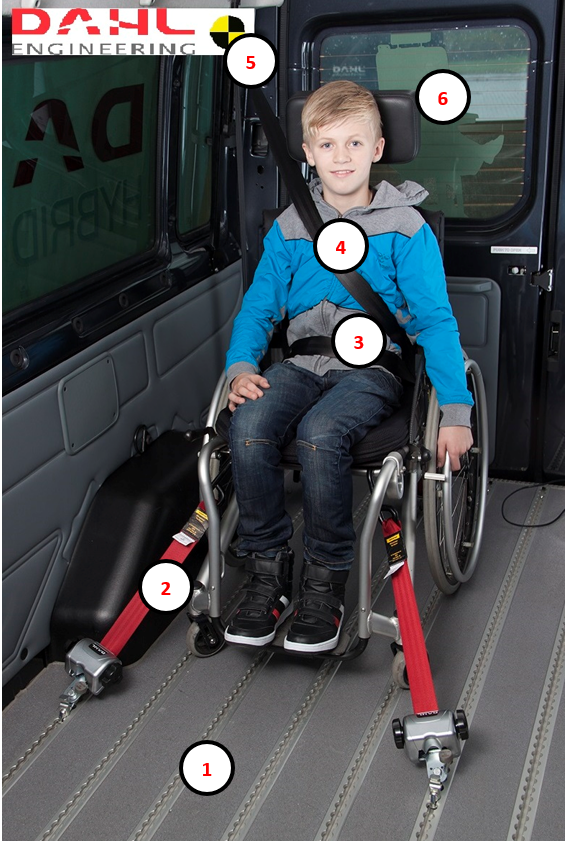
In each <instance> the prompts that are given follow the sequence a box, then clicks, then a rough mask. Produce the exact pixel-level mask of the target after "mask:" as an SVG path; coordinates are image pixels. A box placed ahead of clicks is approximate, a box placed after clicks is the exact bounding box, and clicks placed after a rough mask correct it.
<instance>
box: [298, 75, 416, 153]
mask: <svg viewBox="0 0 567 843" xmlns="http://www.w3.org/2000/svg"><path fill="white" fill-rule="evenodd" d="M309 93H310V91H300V92H299V93H297V94H294V95H293V96H292V97H290V98H289V100H288V103H287V111H286V127H287V130H286V137H287V147H288V149H289V154H290V155H291V157H292V158H295V160H296V161H301V162H305V153H304V152H303V149H302V146H301V145H302V143H303V135H302V131H301V112H302V110H303V106H304V105H305V100H306V99H307V97H308V96H309ZM372 93H373V94H374V97H375V99H376V102H377V103H378V108H379V109H380V114H381V116H382V126H383V131H384V138H385V139H386V145H385V147H384V154H383V156H382V158H381V159H380V161H381V163H383V164H407V163H408V162H409V161H413V159H414V158H415V157H416V155H417V153H418V152H419V147H420V143H421V122H420V116H419V112H418V110H417V107H416V105H415V100H414V95H413V93H412V92H411V91H372Z"/></svg>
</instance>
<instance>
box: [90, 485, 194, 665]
mask: <svg viewBox="0 0 567 843" xmlns="http://www.w3.org/2000/svg"><path fill="white" fill-rule="evenodd" d="M199 512H200V513H202V514H203V515H205V504H204V502H203V501H201V503H200V504H199V506H198V507H197V509H196V510H195V513H199ZM195 513H194V514H195ZM189 523H190V522H189ZM199 538H200V536H198V537H197V538H196V539H195V541H193V542H191V544H188V545H187V546H185V545H184V544H182V543H181V542H179V541H177V539H174V540H173V541H172V542H171V544H170V545H169V547H168V548H167V550H166V551H165V553H164V554H163V556H162V557H161V559H162V560H167V561H171V562H179V563H180V564H181V565H182V564H183V563H184V562H185V560H186V559H187V557H188V556H189V554H190V553H191V551H192V550H193V549H194V548H195V547H196V546H197V545H198V543H199ZM160 561H161V560H160ZM149 611H150V610H149V608H148V607H147V606H146V604H145V603H144V602H143V601H142V598H141V597H140V594H139V592H138V591H137V592H136V593H135V594H134V596H133V597H132V599H131V600H130V602H129V603H127V605H126V606H125V607H124V609H123V610H122V612H121V613H120V614H119V615H118V617H117V618H116V620H115V621H114V623H113V624H112V626H111V627H110V629H109V630H108V632H107V633H106V635H105V636H104V638H103V639H102V641H101V642H100V643H101V644H102V646H103V647H106V649H107V650H110V651H111V653H113V654H114V655H115V656H117V655H118V654H119V653H120V652H121V651H122V650H123V648H124V647H125V646H126V644H127V643H128V641H129V640H130V638H131V637H132V635H133V634H134V633H135V631H136V630H137V629H138V627H139V626H140V624H141V623H142V621H143V620H144V618H145V617H146V615H147V614H148V612H149Z"/></svg>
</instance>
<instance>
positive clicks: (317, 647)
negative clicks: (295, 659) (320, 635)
mask: <svg viewBox="0 0 567 843" xmlns="http://www.w3.org/2000/svg"><path fill="white" fill-rule="evenodd" d="M342 626H343V619H342V618H341V623H340V625H339V628H338V629H337V634H336V635H335V637H334V638H331V639H328V640H327V641H318V642H317V643H316V644H301V643H300V642H298V641H288V638H287V636H286V637H285V638H284V650H290V651H291V652H292V653H293V652H296V653H324V652H325V651H326V650H334V649H335V647H336V646H337V644H338V643H339V638H340V636H341V629H342Z"/></svg>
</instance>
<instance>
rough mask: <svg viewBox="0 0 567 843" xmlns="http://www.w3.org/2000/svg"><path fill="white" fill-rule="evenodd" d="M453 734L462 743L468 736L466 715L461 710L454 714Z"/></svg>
mask: <svg viewBox="0 0 567 843" xmlns="http://www.w3.org/2000/svg"><path fill="white" fill-rule="evenodd" d="M455 732H456V733H457V735H458V736H459V738H460V739H461V740H462V741H466V740H467V738H468V736H469V724H468V722H467V715H466V714H465V712H464V711H463V709H462V708H459V709H457V711H456V712H455Z"/></svg>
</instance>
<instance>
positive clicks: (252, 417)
mask: <svg viewBox="0 0 567 843" xmlns="http://www.w3.org/2000/svg"><path fill="white" fill-rule="evenodd" d="M264 377H266V378H267V380H268V381H269V383H270V388H269V389H263V390H262V391H263V393H264V395H263V396H262V398H257V399H256V400H255V401H252V400H247V401H246V402H245V403H244V404H240V405H239V406H238V407H237V408H236V410H235V411H234V413H233V416H232V419H231V425H230V447H231V451H232V463H233V476H234V488H235V492H236V499H237V501H238V507H239V511H240V525H239V530H238V533H239V538H240V541H239V547H238V549H239V552H240V553H243V552H246V553H252V552H263V551H273V550H274V549H276V548H280V547H282V546H285V545H286V544H287V542H288V541H289V540H290V539H291V537H292V535H293V526H292V522H291V518H290V516H289V515H288V513H287V512H286V510H285V497H284V471H283V469H282V468H281V466H280V459H281V450H282V449H283V448H285V446H286V445H287V444H289V442H291V441H292V440H293V438H294V437H297V457H298V460H299V462H300V464H301V467H302V481H303V515H304V525H305V529H304V535H303V542H304V556H305V559H306V560H307V561H310V562H320V563H322V564H324V565H326V566H327V567H329V568H334V569H336V570H348V569H349V568H350V567H351V565H352V563H353V561H354V542H355V532H354V528H353V523H352V477H351V473H350V467H351V464H352V457H351V455H350V450H351V448H352V447H353V445H355V444H356V443H357V442H359V441H360V440H361V439H363V438H364V436H365V435H366V433H367V432H368V431H369V430H370V429H371V428H373V427H376V426H377V425H378V424H380V422H381V421H383V420H384V419H386V418H388V416H390V415H391V414H392V413H393V411H394V410H395V409H396V408H397V407H398V406H399V404H400V401H401V397H402V393H403V387H402V385H401V384H400V383H399V382H398V380H397V379H396V378H395V377H394V376H393V375H391V374H390V373H389V372H384V371H381V370H380V369H370V368H367V369H350V370H347V371H344V370H332V371H329V372H327V373H326V374H325V375H322V376H320V375H316V374H314V373H313V372H310V371H308V370H307V369H302V368H300V367H299V366H295V365H294V364H292V363H275V364H274V365H273V366H270V368H269V369H268V370H267V371H266V372H264Z"/></svg>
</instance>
